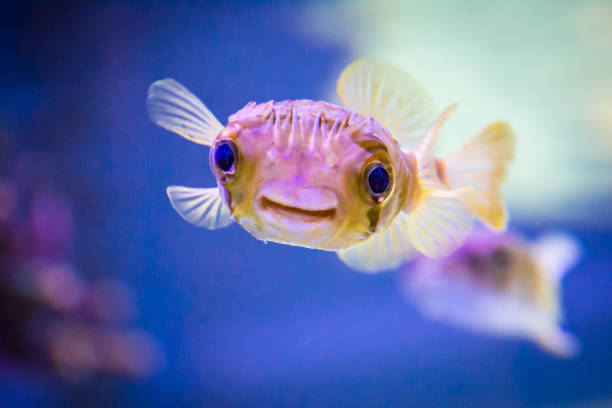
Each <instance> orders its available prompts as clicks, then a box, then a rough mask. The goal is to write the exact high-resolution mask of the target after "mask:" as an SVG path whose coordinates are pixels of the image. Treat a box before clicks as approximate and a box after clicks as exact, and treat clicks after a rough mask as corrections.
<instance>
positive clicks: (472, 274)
mask: <svg viewBox="0 0 612 408" xmlns="http://www.w3.org/2000/svg"><path fill="white" fill-rule="evenodd" d="M579 256H580V248H579V245H578V243H577V242H576V241H575V240H574V239H573V238H572V237H570V236H569V235H565V234H561V233H551V234H548V235H544V236H542V237H540V238H538V239H537V240H534V241H527V240H526V239H524V238H522V237H519V236H517V235H515V234H502V235H495V234H492V233H491V232H489V231H484V230H483V231H477V232H474V233H472V234H471V235H470V236H469V237H468V239H467V240H466V242H465V243H464V245H463V246H462V247H461V248H460V249H459V250H457V251H455V252H454V253H453V254H452V255H450V256H448V257H446V258H444V259H431V258H426V257H420V258H418V259H417V260H416V261H415V262H411V263H409V264H407V265H406V266H405V267H404V268H403V269H402V273H401V275H400V276H401V288H402V291H403V292H404V294H405V295H406V296H407V297H408V299H409V300H411V301H412V302H413V303H414V304H415V306H416V307H417V308H418V309H419V310H420V311H421V312H422V313H423V314H424V315H425V316H429V317H431V318H433V319H436V320H441V321H446V322H449V323H454V324H456V325H459V326H463V327H466V328H468V329H472V330H475V331H478V332H481V333H488V334H494V335H498V336H504V337H520V338H526V339H529V340H532V341H534V342H536V343H537V344H538V345H540V347H542V348H543V349H545V350H547V351H549V352H551V353H553V354H555V355H557V356H560V357H572V356H574V355H576V353H577V351H578V348H579V344H578V341H577V340H576V339H575V337H574V336H573V335H572V334H570V333H568V332H566V331H565V330H564V329H562V327H561V324H560V322H561V320H562V310H561V299H560V298H561V286H562V285H561V284H562V279H563V277H564V276H565V275H566V273H567V272H568V271H569V270H570V269H571V268H572V267H573V266H574V265H575V264H576V262H577V261H578V258H579Z"/></svg>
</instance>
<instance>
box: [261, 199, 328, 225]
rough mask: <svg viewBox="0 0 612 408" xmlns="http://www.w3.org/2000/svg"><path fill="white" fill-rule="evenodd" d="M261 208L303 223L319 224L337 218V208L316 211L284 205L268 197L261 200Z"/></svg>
mask: <svg viewBox="0 0 612 408" xmlns="http://www.w3.org/2000/svg"><path fill="white" fill-rule="evenodd" d="M261 208H263V209H264V210H265V211H272V212H274V213H276V214H278V215H280V216H282V217H284V218H289V219H293V220H297V221H301V222H318V221H323V220H331V219H333V218H334V217H335V216H336V208H335V207H331V208H326V209H316V210H314V209H308V208H303V207H296V206H291V205H286V204H282V203H279V202H277V201H274V200H272V199H270V198H268V197H266V196H263V197H262V198H261Z"/></svg>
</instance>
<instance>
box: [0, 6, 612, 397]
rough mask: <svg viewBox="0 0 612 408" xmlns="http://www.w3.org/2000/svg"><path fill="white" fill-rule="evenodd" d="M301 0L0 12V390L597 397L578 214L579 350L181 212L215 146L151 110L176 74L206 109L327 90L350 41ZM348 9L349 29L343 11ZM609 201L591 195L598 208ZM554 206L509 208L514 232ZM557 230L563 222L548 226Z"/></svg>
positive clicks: (603, 241)
mask: <svg viewBox="0 0 612 408" xmlns="http://www.w3.org/2000/svg"><path fill="white" fill-rule="evenodd" d="M303 5H304V2H290V1H282V2H257V3H244V2H234V1H230V2H219V3H215V2H173V3H165V2H144V1H140V2H127V1H109V2H77V1H74V2H43V1H25V2H19V3H14V4H11V5H10V6H6V8H5V9H3V12H2V13H0V27H2V28H1V29H0V30H2V35H0V61H2V63H0V82H1V86H0V251H1V252H0V254H1V257H0V259H1V263H0V292H1V295H0V303H1V307H0V310H1V312H0V358H1V363H0V367H2V371H1V374H0V405H1V406H5V405H6V406H45V407H48V406H87V407H95V406H105V407H106V406H174V407H177V406H181V407H182V406H184V407H188V406H314V407H323V406H351V407H357V406H419V407H441V406H466V407H478V406H482V407H491V406H496V407H517V406H529V407H535V406H560V405H562V404H566V403H567V404H579V403H582V402H584V401H592V400H606V399H612V374H611V373H610V370H609V367H610V366H611V364H612V351H611V350H610V347H609V345H610V344H611V342H612V324H611V323H610V322H611V319H610V318H611V317H612V314H611V313H610V310H612V300H611V299H612V298H611V297H610V296H609V294H610V293H611V292H612V277H611V276H610V273H609V271H610V261H609V260H610V255H612V253H611V252H610V248H611V245H610V244H612V234H611V233H610V231H608V230H605V229H596V228H592V229H576V228H573V229H572V230H571V231H570V232H571V233H573V234H574V235H576V236H577V237H578V239H579V240H580V241H581V242H582V244H583V246H584V250H585V255H584V261H582V262H581V263H580V264H579V265H578V266H577V267H576V270H575V271H574V272H572V273H571V274H570V275H569V276H568V279H567V281H566V282H565V293H564V302H565V309H566V316H565V317H566V325H567V327H568V328H569V329H570V330H571V331H572V332H573V333H576V335H577V336H578V337H579V338H580V339H581V341H582V344H583V352H582V354H581V355H580V356H579V358H577V359H574V360H569V361H560V360H556V359H554V358H551V357H550V356H548V355H546V354H544V353H542V352H540V351H539V350H537V349H536V348H535V347H533V346H531V345H529V344H527V343H525V342H519V341H506V340H499V339H492V338H487V337H481V336H477V335H474V334H471V333H466V332H463V331H460V330H456V329H454V328H452V327H447V326H443V325H439V324H436V323H432V322H429V321H426V320H423V319H421V317H420V316H419V315H418V314H417V312H416V311H415V310H414V309H413V308H412V307H411V306H410V305H408V304H407V303H406V302H405V300H404V299H403V297H402V295H401V293H400V290H399V289H398V284H397V276H396V275H395V274H393V273H389V274H379V275H373V276H370V275H368V276H366V275H362V274H358V273H356V272H354V271H351V270H349V269H348V268H347V267H346V266H344V265H343V264H342V263H341V262H340V261H339V260H338V259H337V258H336V256H335V255H333V254H331V253H327V252H322V251H309V250H306V249H302V248H295V247H289V246H280V245H274V244H269V245H264V244H263V243H261V242H258V241H256V240H255V239H253V238H252V237H251V236H249V235H248V234H247V233H246V232H244V231H243V230H241V229H240V228H239V227H238V226H236V225H234V226H230V227H228V228H226V229H222V230H218V231H212V232H211V231H204V230H200V229H197V228H194V227H193V226H191V225H189V224H188V223H186V222H184V221H183V220H182V219H181V218H180V217H179V216H178V215H176V214H175V213H174V211H173V210H172V208H171V206H170V204H169V203H168V200H167V197H166V196H165V188H166V186H167V185H170V184H180V185H186V186H193V187H209V186H212V185H213V183H214V179H213V177H212V175H211V174H210V170H209V168H208V149H207V148H205V147H202V146H197V145H195V144H192V143H189V142H187V141H185V140H183V139H181V138H179V137H177V136H176V135H173V134H170V133H169V132H167V131H165V130H163V129H161V128H159V127H156V126H155V125H153V124H152V123H150V122H149V120H148V118H147V115H146V111H145V96H146V92H147V88H148V86H149V84H151V83H152V82H153V81H155V80H158V79H161V78H167V77H173V78H175V79H176V80H178V81H180V82H181V83H183V84H184V85H186V86H187V87H188V88H189V89H191V90H192V91H193V92H194V93H195V94H196V95H198V96H199V97H201V98H202V100H203V101H204V102H205V103H206V105H207V106H208V107H210V109H211V110H212V112H213V113H214V114H215V115H216V116H217V117H218V118H219V120H220V121H221V122H223V121H225V118H226V117H227V116H228V115H230V114H232V113H233V112H235V111H236V110H237V109H239V108H240V107H242V106H244V105H245V104H246V103H247V102H248V101H251V100H255V101H266V100H270V99H275V100H283V99H289V98H310V99H322V98H323V97H324V96H325V95H327V94H328V91H329V90H328V89H327V88H326V87H327V84H328V83H329V81H327V80H326V79H325V78H334V77H335V76H336V75H337V74H338V72H337V70H336V68H337V67H338V66H340V65H341V64H343V63H344V62H346V55H347V51H348V50H347V49H344V48H342V47H340V46H338V45H331V44H327V43H325V42H324V41H321V40H314V39H313V38H310V37H309V36H308V35H307V33H308V29H307V27H306V29H305V28H304V27H299V29H298V26H299V25H300V24H302V22H303V20H302V19H301V17H302V7H303ZM355 29H358V27H355ZM610 208H612V207H606V208H597V211H599V212H600V213H601V217H606V218H610V217H612V214H611V213H610ZM549 227H550V226H547V225H540V224H538V223H534V224H530V225H515V228H517V229H519V230H520V231H521V232H522V233H525V234H527V235H528V236H530V235H533V234H536V235H537V233H538V232H539V231H540V230H541V229H546V230H548V229H549ZM555 227H558V228H570V227H571V226H564V225H558V226H555Z"/></svg>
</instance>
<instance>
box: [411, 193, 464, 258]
mask: <svg viewBox="0 0 612 408" xmlns="http://www.w3.org/2000/svg"><path fill="white" fill-rule="evenodd" d="M421 194H422V197H421V200H420V203H419V205H418V206H417V207H416V208H415V209H413V210H412V211H411V212H410V213H409V214H408V215H407V217H406V230H407V232H408V238H409V239H410V242H411V243H412V245H414V247H415V248H416V249H418V250H419V251H420V252H422V253H423V254H425V255H427V256H429V257H431V258H439V257H442V256H446V255H448V254H450V253H451V252H453V251H454V250H455V249H457V248H458V247H460V246H461V245H462V244H463V242H464V241H465V239H466V238H467V236H468V235H469V234H470V231H471V230H472V225H473V221H474V217H473V216H472V214H471V213H470V212H469V210H468V209H467V207H466V206H465V205H464V204H463V203H462V202H461V201H460V200H458V199H457V197H456V193H455V192H453V191H448V190H443V189H429V188H423V191H422V193H421Z"/></svg>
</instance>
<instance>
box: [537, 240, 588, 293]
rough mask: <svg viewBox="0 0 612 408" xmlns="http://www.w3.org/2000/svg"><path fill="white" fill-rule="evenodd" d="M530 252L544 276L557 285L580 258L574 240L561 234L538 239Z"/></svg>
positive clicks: (578, 249)
mask: <svg viewBox="0 0 612 408" xmlns="http://www.w3.org/2000/svg"><path fill="white" fill-rule="evenodd" d="M530 250H531V253H532V254H533V257H534V259H536V261H537V262H538V265H539V266H540V268H542V273H543V274H544V276H546V277H547V278H548V279H549V280H551V281H552V282H553V283H558V282H559V281H560V280H561V278H563V276H564V275H565V274H566V273H567V271H568V270H569V269H571V268H572V267H573V266H574V265H575V264H576V263H577V262H578V259H579V258H580V247H579V245H578V243H577V242H576V240H575V239H574V238H572V237H570V236H569V235H566V234H561V233H554V234H549V235H546V236H544V237H542V238H540V239H538V240H537V241H536V242H534V243H533V244H532V245H531V247H530Z"/></svg>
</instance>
